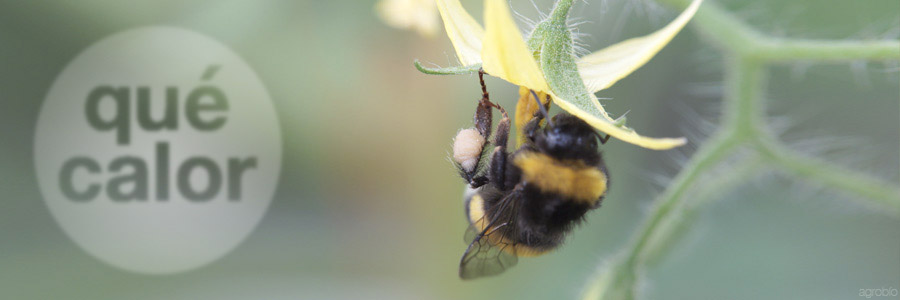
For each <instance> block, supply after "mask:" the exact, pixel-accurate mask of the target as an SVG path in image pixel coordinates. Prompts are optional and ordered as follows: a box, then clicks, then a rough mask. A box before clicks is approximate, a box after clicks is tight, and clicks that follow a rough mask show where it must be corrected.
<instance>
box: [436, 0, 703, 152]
mask: <svg viewBox="0 0 900 300" xmlns="http://www.w3.org/2000/svg"><path fill="white" fill-rule="evenodd" d="M701 2H702V0H694V1H693V2H692V3H691V5H690V6H688V8H687V9H686V10H685V11H684V12H682V13H681V15H679V16H678V17H677V18H675V20H673V21H672V22H671V23H670V24H668V25H666V26H665V27H663V28H662V29H660V30H659V31H656V32H654V33H652V34H649V35H647V36H643V37H638V38H633V39H629V40H626V41H623V42H620V43H618V44H615V45H612V46H610V47H607V48H605V49H602V50H600V51H597V52H594V53H592V54H589V55H587V56H584V57H581V58H578V59H577V60H576V59H574V57H573V56H572V55H573V54H572V51H571V44H572V41H571V36H570V33H569V31H568V28H566V24H565V22H566V17H567V16H568V10H569V8H570V7H571V5H572V1H571V0H569V1H566V0H562V1H559V3H557V7H556V8H555V9H554V11H553V12H551V15H550V17H548V19H547V20H544V21H542V22H541V23H539V24H538V25H537V26H536V28H535V30H534V31H533V32H532V33H531V36H530V39H529V40H528V43H526V41H525V40H524V39H523V36H522V33H521V32H520V31H519V28H518V27H517V26H516V24H515V22H514V21H513V18H512V16H511V14H510V11H509V7H508V6H507V4H506V1H504V0H486V1H485V2H484V23H485V26H484V28H482V27H481V25H479V24H478V22H476V21H475V19H474V18H472V16H471V15H469V13H468V12H466V10H465V9H464V8H463V7H462V5H461V4H460V2H459V0H437V1H436V3H437V7H438V10H439V11H440V15H441V18H442V19H443V21H444V28H445V29H446V31H447V36H448V37H449V38H450V41H451V42H452V44H453V47H454V49H455V50H456V55H457V58H458V59H459V62H460V63H461V64H462V65H463V66H464V67H462V68H457V69H454V71H450V72H447V73H445V74H451V73H453V72H455V73H457V74H458V73H464V72H465V71H466V70H469V71H471V70H477V66H478V65H479V64H480V65H481V67H482V68H484V71H485V72H487V73H488V74H490V75H492V76H495V77H499V78H501V79H504V80H506V81H509V82H510V83H513V84H516V85H519V86H521V87H523V88H527V89H530V90H534V91H535V92H537V93H539V94H540V93H544V94H546V95H550V97H551V98H552V100H553V103H555V104H556V105H558V106H559V107H560V108H562V109H563V110H565V111H567V112H569V113H570V114H572V115H575V116H577V117H579V118H581V119H582V120H584V121H586V122H588V123H589V124H591V125H592V126H594V127H595V128H596V129H598V130H600V131H602V132H605V133H607V134H609V135H610V136H612V137H615V138H617V139H620V140H622V141H625V142H628V143H631V144H635V145H638V146H641V147H645V148H649V149H656V150H664V149H670V148H674V147H677V146H681V145H683V144H684V143H685V142H686V140H685V139H684V138H650V137H645V136H641V135H639V134H637V133H636V132H635V131H634V130H632V129H631V128H628V127H625V126H624V124H623V122H621V121H618V120H615V119H613V118H611V117H610V116H609V114H607V113H606V111H605V110H604V109H603V106H602V105H600V102H599V101H597V98H596V96H594V93H596V92H598V91H600V90H603V89H605V88H608V87H609V86H611V85H613V84H614V83H615V82H616V81H618V80H620V79H622V78H624V77H625V76H627V75H628V74H631V72H633V71H634V70H636V69H637V68H639V67H641V66H643V65H644V64H645V63H647V61H649V60H650V59H651V58H652V57H653V56H654V55H655V54H656V53H657V52H659V51H660V50H661V49H662V48H663V47H664V46H665V45H666V44H668V43H669V41H671V40H672V38H673V37H674V36H675V34H677V33H678V32H679V31H680V30H681V29H682V28H683V27H684V25H685V24H686V23H687V22H688V21H689V20H690V19H691V18H692V17H693V16H694V13H695V12H696V11H697V9H698V8H699V6H700V3H701ZM420 69H423V68H422V67H420ZM523 91H524V89H523ZM529 94H530V93H529ZM526 98H527V97H526ZM519 106H521V107H522V108H517V113H516V115H517V116H519V115H527V114H525V113H522V112H521V111H518V110H533V109H536V105H530V106H529V105H522V101H521V100H520V105H519ZM532 112H533V111H532ZM517 119H518V118H517ZM516 121H517V123H521V122H520V120H516Z"/></svg>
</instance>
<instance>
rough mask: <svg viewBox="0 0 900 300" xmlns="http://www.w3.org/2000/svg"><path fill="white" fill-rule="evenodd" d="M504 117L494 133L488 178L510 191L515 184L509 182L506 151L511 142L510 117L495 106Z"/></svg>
mask: <svg viewBox="0 0 900 300" xmlns="http://www.w3.org/2000/svg"><path fill="white" fill-rule="evenodd" d="M495 107H496V108H497V109H498V110H500V113H501V114H502V115H503V117H502V118H501V119H500V124H497V131H496V132H494V140H493V144H494V151H493V152H492V153H491V165H490V169H488V178H489V180H490V181H491V182H493V183H494V184H495V185H496V186H497V187H498V188H500V190H504V191H505V190H509V189H511V188H512V187H513V186H515V183H512V184H510V182H508V181H507V179H509V178H507V159H508V157H509V153H508V152H507V151H506V144H507V142H508V140H509V128H510V122H509V116H508V115H507V114H506V110H504V109H503V108H502V107H500V106H499V105H497V106H495Z"/></svg>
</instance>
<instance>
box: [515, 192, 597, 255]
mask: <svg viewBox="0 0 900 300" xmlns="http://www.w3.org/2000/svg"><path fill="white" fill-rule="evenodd" d="M521 201H522V203H521V204H520V206H519V219H518V227H519V242H520V243H523V244H525V245H528V246H531V247H535V248H545V249H547V248H554V247H556V246H559V244H561V243H562V242H563V239H564V238H565V235H566V234H567V233H569V232H570V231H571V230H572V228H573V227H574V226H575V225H577V224H578V223H580V222H581V221H582V220H583V219H584V215H585V213H587V211H588V210H590V209H591V206H590V205H588V204H586V203H583V202H578V201H573V200H572V199H568V198H566V197H565V196H562V195H560V194H556V193H547V192H543V191H541V190H539V189H538V188H537V187H535V186H533V185H525V187H524V189H523V192H522V199H521Z"/></svg>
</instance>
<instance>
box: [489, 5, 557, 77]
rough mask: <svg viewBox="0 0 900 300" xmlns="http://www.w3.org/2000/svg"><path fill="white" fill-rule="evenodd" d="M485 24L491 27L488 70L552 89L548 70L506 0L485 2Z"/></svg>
mask: <svg viewBox="0 0 900 300" xmlns="http://www.w3.org/2000/svg"><path fill="white" fill-rule="evenodd" d="M484 26H485V29H486V30H487V31H486V32H485V34H484V48H482V49H481V58H482V59H483V60H484V62H483V63H482V68H484V71H485V72H487V73H488V74H491V76H495V77H499V78H502V79H504V80H506V81H509V82H511V83H513V84H516V85H519V86H525V87H528V88H530V89H533V90H535V91H544V92H549V91H550V88H549V87H547V82H546V81H545V80H544V74H543V73H542V72H541V69H540V68H538V65H537V62H535V60H534V56H533V55H532V53H531V51H528V46H526V45H525V40H523V39H522V33H521V32H520V31H519V28H518V27H516V23H515V22H514V21H513V18H512V16H511V15H510V13H509V7H508V6H507V4H506V1H504V0H486V1H485V2H484Z"/></svg>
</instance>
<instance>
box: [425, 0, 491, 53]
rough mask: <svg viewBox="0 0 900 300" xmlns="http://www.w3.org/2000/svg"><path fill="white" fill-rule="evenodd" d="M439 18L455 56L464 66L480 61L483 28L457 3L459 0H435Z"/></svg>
mask: <svg viewBox="0 0 900 300" xmlns="http://www.w3.org/2000/svg"><path fill="white" fill-rule="evenodd" d="M436 2H437V6H438V10H439V11H440V12H441V19H443V20H444V29H445V30H446V31H447V36H448V37H450V42H451V43H453V48H454V49H456V57H457V58H459V62H460V63H461V64H462V65H464V66H470V65H474V64H480V63H481V40H482V39H483V38H484V29H483V28H481V25H479V24H478V22H475V19H473V18H472V15H470V14H469V13H468V12H466V10H465V9H464V8H463V7H462V4H460V3H459V0H437V1H436Z"/></svg>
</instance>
